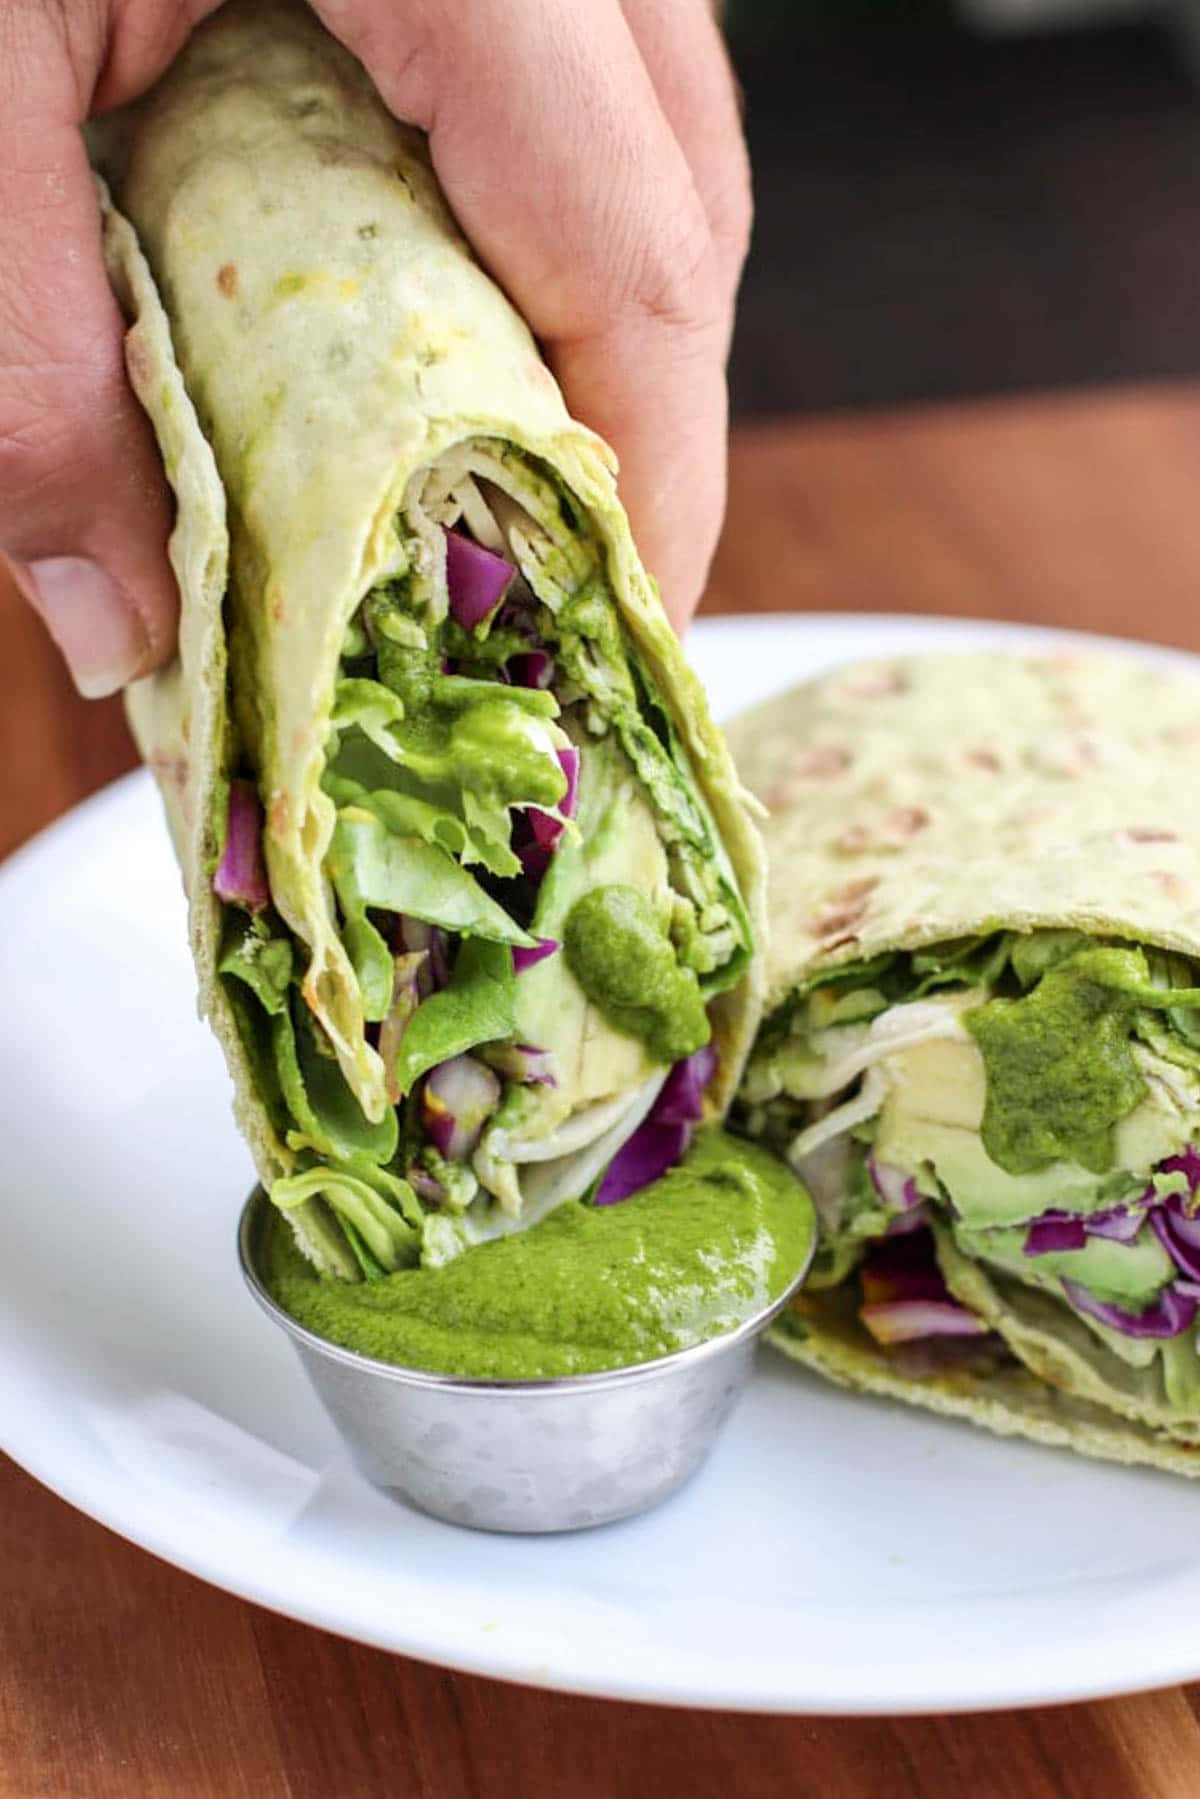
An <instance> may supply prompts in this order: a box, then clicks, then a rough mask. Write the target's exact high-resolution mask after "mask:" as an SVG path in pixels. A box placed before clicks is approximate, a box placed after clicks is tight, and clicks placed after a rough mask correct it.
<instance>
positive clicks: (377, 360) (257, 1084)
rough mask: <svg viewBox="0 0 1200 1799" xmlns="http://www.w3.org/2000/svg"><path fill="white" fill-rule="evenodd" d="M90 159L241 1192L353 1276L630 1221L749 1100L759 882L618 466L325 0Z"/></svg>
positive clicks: (297, 9)
mask: <svg viewBox="0 0 1200 1799" xmlns="http://www.w3.org/2000/svg"><path fill="white" fill-rule="evenodd" d="M93 153H94V158H95V161H96V165H97V168H98V171H99V172H100V175H101V176H102V177H103V183H104V188H103V206H104V227H105V244H106V251H107V257H108V263H109V268H110V272H111V277H112V280H113V283H114V286H115V288H116V291H117V293H118V295H119V297H120V299H121V302H122V304H123V307H124V309H125V312H126V315H127V317H128V319H129V335H128V340H127V361H128V366H129V371H130V376H131V379H132V381H133V384H134V386H135V389H136V391H137V393H138V396H139V398H140V399H141V401H142V403H143V405H144V406H145V408H146V411H147V412H148V414H149V416H150V418H151V420H152V422H153V424H154V427H155V430H156V432H157V434H158V439H159V443H160V445H161V448H162V454H163V460H164V464H165V467H166V473H167V476H168V478H169V480H170V482H171V484H172V487H173V488H174V491H175V496H176V500H177V507H178V513H177V522H176V526H175V531H174V535H173V537H172V540H171V556H172V561H173V565H174V568H175V572H176V575H177V577H178V582H179V587H180V592H181V595H182V608H183V610H182V624H181V631H180V645H179V657H178V660H177V662H176V663H175V664H174V665H173V666H172V667H171V668H170V669H168V670H167V671H166V672H165V673H163V674H159V675H155V676H154V677H152V678H151V679H149V680H147V681H144V682H142V683H140V684H138V685H137V686H136V687H135V688H134V690H133V692H132V694H131V696H130V705H129V710H130V716H131V719H132V721H133V725H134V729H135V732H136V734H137V738H138V741H139V743H140V745H141V747H142V750H143V753H144V755H145V758H146V760H147V762H148V763H149V765H150V767H151V768H152V769H153V771H154V773H155V775H156V776H157V778H158V780H159V783H160V785H161V788H162V791H163V795H164V799H165V801H166V808H167V813H168V818H169V822H170V826H171V830H172V834H173V837H174V841H175V845H176V848H177V851H178V854H179V858H180V861H181V864H182V867H183V874H184V880H185V884H186V887H187V891H188V895H189V899H190V929H191V944H192V950H193V954H194V957H195V962H196V968H197V974H198V979H199V987H200V997H201V1003H202V1007H203V1009H204V1011H205V1012H206V1013H207V1016H208V1018H209V1019H210V1021H211V1023H212V1025H213V1028H214V1030H215V1031H216V1033H217V1035H218V1037H219V1038H220V1040H221V1042H222V1045H223V1047H224V1050H225V1053H226V1056H227V1059H228V1063H229V1067H230V1071H231V1074H232V1077H233V1082H234V1087H235V1091H236V1105H237V1112H238V1117H239V1120H240V1122H241V1125H242V1128H243V1130H244V1132H245V1134H246V1137H247V1139H248V1141H249V1143H250V1145H251V1147H252V1150H253V1152H254V1157H255V1161H256V1164H257V1167H258V1171H259V1175H260V1177H261V1179H262V1181H263V1183H264V1185H265V1186H266V1187H267V1189H268V1190H269V1192H270V1193H271V1195H272V1197H273V1198H274V1199H275V1201H276V1203H277V1204H278V1205H279V1206H280V1207H281V1208H282V1209H283V1211H284V1212H285V1213H286V1216H287V1218H288V1219H289V1220H290V1222H291V1224H292V1226H293V1227H294V1230H295V1233H296V1238H297V1241H298V1243H299V1246H300V1248H301V1250H302V1251H303V1253H304V1254H305V1255H306V1256H307V1257H308V1258H309V1259H310V1261H311V1262H312V1263H313V1264H314V1265H315V1266H316V1268H317V1269H318V1270H319V1271H320V1272H322V1273H324V1274H326V1275H328V1276H331V1277H341V1278H344V1279H346V1280H350V1281H357V1280H363V1279H365V1280H368V1281H371V1280H382V1279H385V1278H386V1277H387V1276H388V1275H390V1274H392V1273H394V1272H395V1271H397V1270H398V1269H402V1268H409V1267H416V1266H418V1265H423V1266H439V1265H441V1264H442V1263H445V1262H446V1261H448V1260H450V1259H452V1258H453V1257H454V1256H455V1255H456V1254H457V1253H458V1252H459V1251H460V1250H462V1249H464V1248H467V1247H470V1246H471V1245H473V1244H477V1243H480V1242H483V1241H486V1240H487V1239H489V1238H493V1237H496V1236H500V1235H503V1234H505V1233H507V1232H509V1231H513V1230H518V1229H523V1228H525V1227H526V1226H527V1225H529V1224H530V1223H532V1222H536V1221H537V1220H538V1219H539V1218H541V1217H543V1216H545V1215H547V1214H548V1213H549V1212H550V1211H551V1210H552V1209H553V1208H555V1207H557V1206H559V1205H562V1204H564V1203H567V1202H570V1201H577V1200H587V1199H591V1200H594V1201H596V1202H597V1203H600V1204H610V1203H616V1201H617V1200H619V1199H621V1198H623V1197H624V1196H625V1195H627V1194H628V1193H630V1192H635V1191H637V1190H638V1189H639V1188H640V1187H642V1186H644V1185H645V1184H647V1183H648V1182H649V1181H651V1180H653V1179H655V1178H657V1177H658V1176H660V1175H662V1174H663V1173H664V1172H665V1171H666V1170H667V1169H668V1168H670V1167H671V1166H673V1165H674V1163H675V1162H677V1161H678V1160H679V1159H680V1157H681V1156H682V1155H683V1154H684V1152H685V1150H686V1148H687V1145H688V1142H689V1140H690V1136H691V1132H692V1129H693V1127H694V1126H695V1125H696V1124H697V1123H698V1122H700V1120H701V1119H702V1118H704V1119H711V1118H716V1117H719V1116H720V1115H721V1114H722V1113H723V1112H724V1109H725V1106H726V1104H727V1101H728V1097H729V1095H730V1094H731V1093H732V1091H733V1089H734V1087H735V1086H736V1082H737V1078H738V1076H739V1074H740V1071H741V1066H742V1062H743V1060H744V1056H745V1053H746V1049H747V1046H748V1044H749V1042H750V1040H751V1037H752V1035H753V1031H754V1027H755V1024H756V1021H757V1015H758V1010H759V994H758V982H759V967H760V963H759V958H758V956H757V954H756V942H757V938H758V935H759V931H760V926H761V904H762V902H761V888H762V883H761V875H760V848H759V843H758V839H757V836H756V833H755V830H754V828H753V826H752V825H751V823H750V822H749V819H748V816H747V813H746V810H745V807H744V805H743V796H742V793H741V791H740V789H739V787H738V784H737V781H736V778H735V775H734V771H733V766H732V763H731V761H730V759H729V755H728V753H727V750H726V748H725V745H724V742H723V740H722V738H721V736H720V734H719V733H718V732H717V730H716V729H715V727H714V726H713V724H712V722H711V719H710V717H709V713H708V709H707V705H706V703H705V699H704V696H703V693H702V691H701V689H700V687H699V684H698V683H697V681H696V680H695V678H694V677H693V676H692V675H691V673H690V672H689V671H688V669H687V667H686V665H685V663H684V660H683V657H682V654H681V651H680V648H679V645H678V642H677V640H676V638H675V636H674V634H673V633H672V631H671V629H670V627H669V625H668V623H667V620H666V617H665V615H664V613H663V611H662V609H661V607H660V604H659V600H658V596H657V592H656V589H655V587H654V583H653V581H652V580H651V579H650V577H649V576H648V575H647V574H646V572H645V570H644V569H643V567H642V565H641V563H640V561H639V559H638V556H637V553H636V551H635V548H634V545H633V543H632V540H631V537H630V533H629V527H628V524H627V522H626V519H625V515H624V512H623V511H622V508H621V506H620V504H619V501H618V499H617V492H616V482H615V473H616V471H615V464H614V460H613V457H612V455H611V453H610V452H609V450H608V449H607V448H606V446H605V445H604V444H603V443H601V442H600V441H599V440H598V439H597V438H596V437H595V436H594V435H593V434H592V433H591V432H589V431H587V430H586V429H584V428H583V427H582V426H580V425H579V424H577V423H575V421H574V420H573V419H572V418H571V417H570V416H569V415H568V413H567V411H566V408H565V406H564V403H563V399H562V396H561V394H560V393H559V390H558V387H557V386H556V384H555V382H554V380H553V378H552V376H551V375H550V373H549V371H548V370H547V368H546V366H545V365H544V363H543V361H542V359H541V357H540V356H539V354H538V350H537V347H536V345H535V343H534V341H533V339H532V337H531V336H530V333H529V331H528V330H527V328H526V327H525V325H524V323H523V322H522V320H521V319H520V318H519V317H518V316H517V314H516V313H515V312H514V310H513V308H512V307H511V305H510V304H509V303H508V301H507V300H506V298H505V296H504V295H503V294H502V293H501V292H500V290H499V288H498V287H497V286H496V285H495V284H494V283H493V282H492V281H491V280H490V279H489V277H488V276H487V275H486V274H485V273H484V271H483V270H482V269H481V268H480V267H479V265H478V264H477V263H476V262H475V260H474V259H473V257H472V255H471V253H470V251H469V249H468V246H467V245H466V243H465V242H464V240H463V238H462V236H461V234H460V233H459V231H458V230H457V228H456V226H455V224H454V221H453V219H452V218H451V215H450V212H449V210H448V208H447V205H446V203H445V200H444V199H443V197H442V195H441V193H440V191H439V188H438V185H437V182H436V179H435V177H434V174H433V170H432V168H431V165H430V160H429V155H428V148H427V144H426V142H425V140H424V138H423V137H422V135H421V134H420V133H419V132H417V131H414V130H411V129H409V128H407V127H405V126H404V125H402V124H398V123H397V122H396V121H395V120H394V119H393V118H392V117H391V116H390V115H389V114H388V112H387V110H386V108H385V107H384V106H383V104H382V103H381V101H380V100H379V98H378V96H377V95H376V93H375V92H374V90H373V88H372V86H371V83H370V81H369V79H368V77H367V76H366V74H365V72H364V71H363V69H362V68H361V67H360V66H359V65H358V64H357V63H356V62H355V61H354V60H353V58H352V57H350V56H349V55H348V54H346V52H345V51H344V50H342V49H341V47H340V46H339V45H337V44H336V43H335V42H334V41H333V39H331V38H330V37H329V36H327V35H326V33H325V32H324V31H323V30H322V29H321V28H320V26H319V25H318V24H317V23H316V21H315V19H314V18H313V16H312V15H311V13H310V12H309V11H308V9H306V8H305V7H302V6H300V5H295V6H292V5H287V4H281V3H279V0H263V3H261V4H260V3H255V4H249V3H243V4H230V5H227V6H223V7H222V8H221V9H220V10H219V12H217V13H216V14H215V15H214V16H213V17H212V18H211V19H210V20H209V21H208V22H207V23H205V24H204V25H203V26H201V27H200V28H199V29H198V30H197V31H196V32H195V34H194V35H193V37H192V38H191V39H190V41H189V43H188V45H187V47H186V48H185V50H184V51H183V53H182V54H181V55H180V57H179V59H178V61H177V62H176V63H175V64H174V65H173V66H172V68H171V70H170V71H169V72H168V74H167V75H166V76H165V78H164V79H163V80H162V82H161V83H160V84H159V85H158V86H157V87H156V88H155V89H154V90H153V91H152V92H151V93H149V94H148V95H147V96H146V97H145V98H144V99H143V100H141V101H140V102H138V103H137V104H136V105H134V106H133V107H131V108H129V109H127V110H126V111H124V112H122V113H119V114H117V115H114V116H113V117H112V118H110V119H108V120H106V121H104V123H103V126H102V128H101V129H100V130H99V131H98V132H97V133H96V136H95V139H94V143H93ZM670 454H671V446H670V444H669V443H664V445H663V455H664V457H667V456H669V455H670ZM630 893H632V895H633V900H632V902H628V896H629V894H630ZM622 895H624V896H625V900H626V902H628V903H626V904H625V906H624V911H622V909H621V905H620V904H619V903H617V902H620V900H621V896H622ZM597 896H599V897H597ZM606 896H607V897H606ZM614 896H616V900H615V901H614ZM631 921H632V922H631ZM631 933H632V936H631ZM635 938H636V946H637V951H638V954H639V955H640V956H641V958H642V962H643V964H644V965H645V966H646V967H648V968H649V967H653V969H654V970H655V996H654V1001H653V1004H651V1005H648V1006H644V1007H642V1008H640V1009H638V1008H636V1007H630V1006H629V1005H628V1004H627V1003H626V999H627V995H625V994H624V993H623V990H622V989H621V980H620V977H621V974H622V963H621V956H620V955H619V954H618V953H617V952H618V951H619V950H621V948H622V946H623V945H624V946H626V947H627V946H628V944H629V943H632V942H633V941H634V939H635ZM564 941H568V942H570V944H571V946H572V953H571V954H570V956H568V955H567V954H566V953H565V952H564V950H563V947H562V946H563V943H564ZM585 970H586V973H584V971H585ZM606 971H607V972H606ZM581 974H582V975H583V979H582V983H581V979H580V978H578V977H579V976H580V975H581Z"/></svg>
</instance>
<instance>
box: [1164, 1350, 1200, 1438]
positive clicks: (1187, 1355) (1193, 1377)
mask: <svg viewBox="0 0 1200 1799" xmlns="http://www.w3.org/2000/svg"><path fill="white" fill-rule="evenodd" d="M1161 1348H1162V1361H1163V1385H1164V1387H1165V1388H1166V1393H1167V1403H1168V1405H1171V1406H1173V1407H1174V1408H1175V1409H1176V1411H1179V1412H1182V1413H1184V1415H1185V1416H1188V1417H1192V1418H1196V1417H1200V1349H1198V1348H1197V1343H1196V1332H1195V1331H1194V1330H1190V1331H1182V1332H1181V1333H1180V1335H1179V1336H1178V1337H1168V1338H1167V1340H1166V1342H1165V1343H1163V1344H1162V1346H1161Z"/></svg>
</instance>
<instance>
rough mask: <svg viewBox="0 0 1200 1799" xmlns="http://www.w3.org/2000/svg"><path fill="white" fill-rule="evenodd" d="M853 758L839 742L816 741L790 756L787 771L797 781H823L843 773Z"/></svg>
mask: <svg viewBox="0 0 1200 1799" xmlns="http://www.w3.org/2000/svg"><path fill="white" fill-rule="evenodd" d="M853 760H854V758H853V757H852V756H851V754H850V751H849V750H848V749H846V748H845V746H844V745H842V744H840V743H817V744H814V745H813V747H812V749H810V750H801V751H800V754H799V755H798V756H793V757H792V759H791V761H790V762H789V763H788V773H789V775H791V776H792V777H793V778H794V779H795V780H797V781H825V780H828V779H830V777H831V776H833V775H841V774H845V772H846V770H847V769H848V768H849V766H850V764H851V762H852V761H853Z"/></svg>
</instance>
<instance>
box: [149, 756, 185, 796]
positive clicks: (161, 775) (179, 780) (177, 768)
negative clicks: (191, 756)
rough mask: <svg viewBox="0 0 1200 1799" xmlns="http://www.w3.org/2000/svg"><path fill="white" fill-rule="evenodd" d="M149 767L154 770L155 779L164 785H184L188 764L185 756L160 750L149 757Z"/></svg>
mask: <svg viewBox="0 0 1200 1799" xmlns="http://www.w3.org/2000/svg"><path fill="white" fill-rule="evenodd" d="M150 767H151V768H152V769H153V770H154V775H155V779H156V780H158V781H160V782H161V783H162V785H163V786H164V787H186V786H187V777H188V765H187V757H186V756H169V755H167V754H166V753H165V752H162V751H160V752H159V753H158V754H157V755H153V756H151V758H150Z"/></svg>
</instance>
